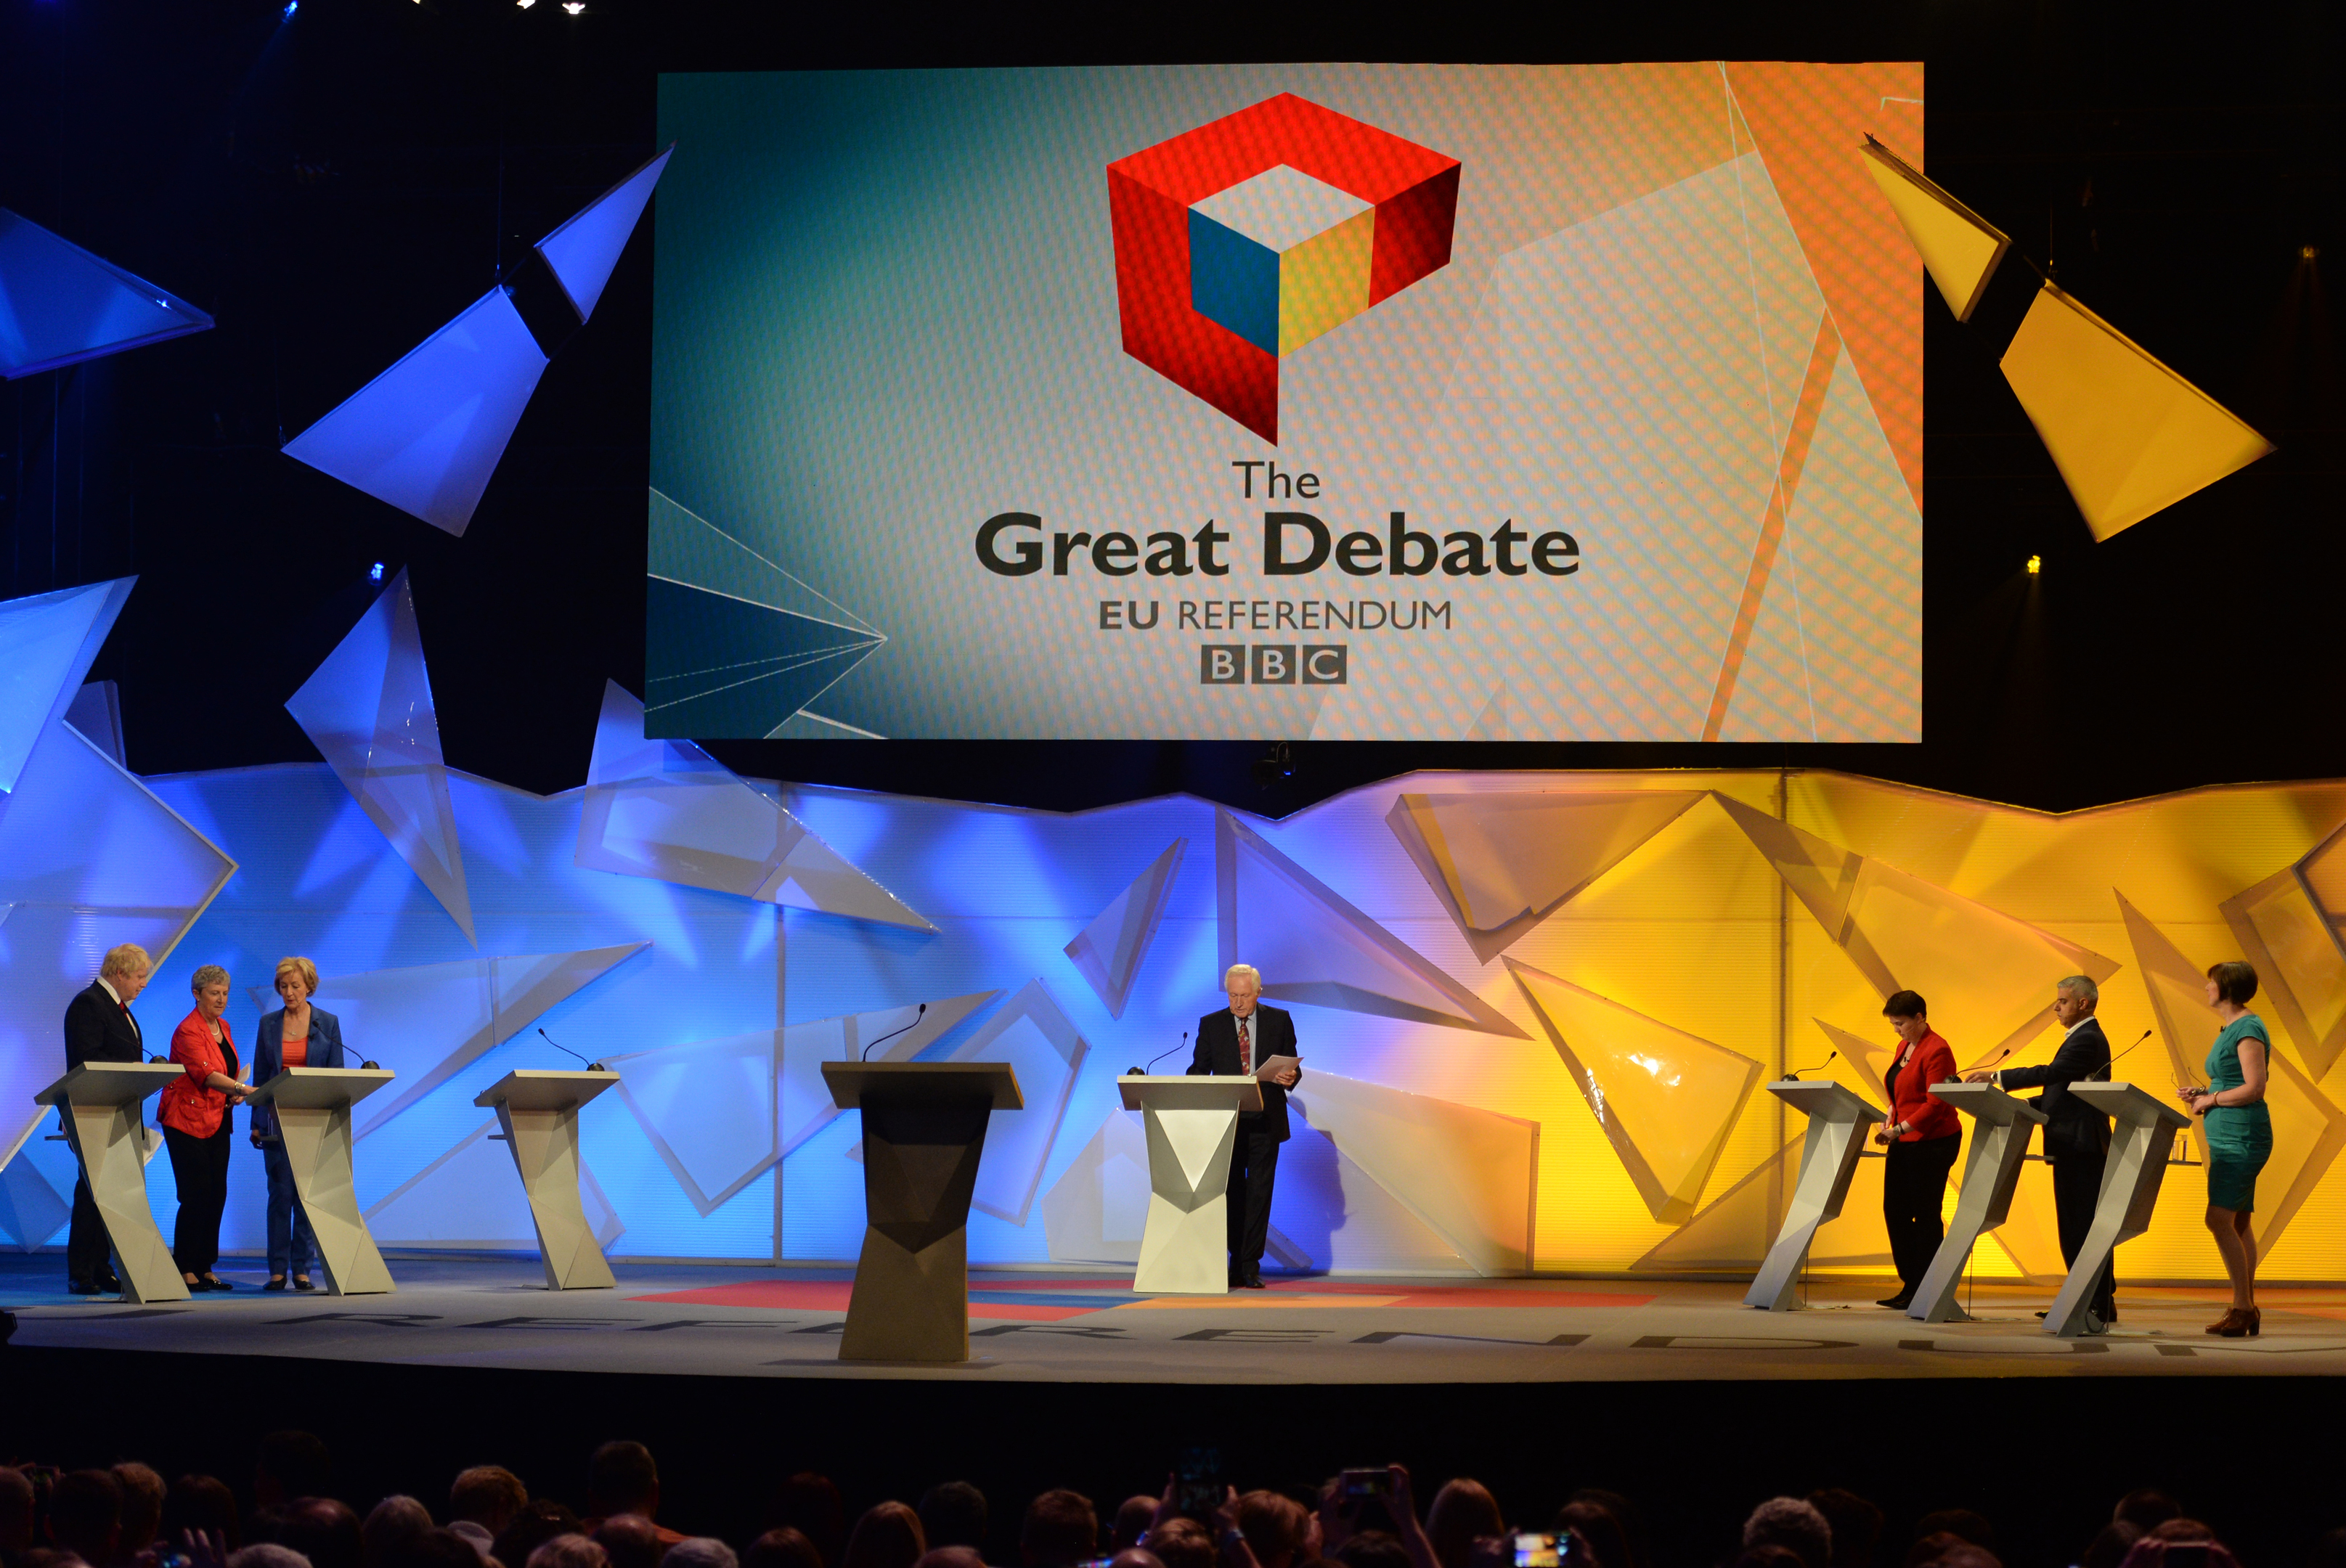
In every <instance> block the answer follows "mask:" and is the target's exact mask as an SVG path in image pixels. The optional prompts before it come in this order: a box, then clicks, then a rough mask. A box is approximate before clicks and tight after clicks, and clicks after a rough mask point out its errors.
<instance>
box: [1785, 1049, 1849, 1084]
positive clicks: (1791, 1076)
mask: <svg viewBox="0 0 2346 1568" xmlns="http://www.w3.org/2000/svg"><path fill="white" fill-rule="evenodd" d="M1840 1054H1841V1052H1840V1051H1839V1050H1838V1049H1836V1050H1834V1051H1833V1052H1832V1053H1831V1054H1830V1055H1828V1056H1826V1057H1825V1059H1824V1060H1823V1061H1821V1062H1820V1063H1818V1064H1816V1065H1815V1066H1813V1067H1803V1068H1801V1069H1800V1073H1821V1072H1823V1071H1824V1070H1825V1069H1826V1068H1828V1067H1830V1066H1831V1065H1832V1064H1833V1057H1835V1056H1838V1055H1840ZM1800 1073H1787V1074H1784V1082H1786V1083H1787V1084H1797V1083H1799V1082H1800Z"/></svg>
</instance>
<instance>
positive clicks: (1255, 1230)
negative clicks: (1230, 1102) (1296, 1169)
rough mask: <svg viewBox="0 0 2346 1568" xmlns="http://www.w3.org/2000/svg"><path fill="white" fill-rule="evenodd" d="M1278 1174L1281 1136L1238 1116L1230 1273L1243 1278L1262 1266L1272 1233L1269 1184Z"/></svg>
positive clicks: (1232, 1171) (1231, 1190)
mask: <svg viewBox="0 0 2346 1568" xmlns="http://www.w3.org/2000/svg"><path fill="white" fill-rule="evenodd" d="M1278 1175H1279V1139H1278V1137H1277V1136H1276V1135H1273V1134H1271V1133H1268V1132H1257V1131H1255V1130H1253V1129H1252V1128H1250V1127H1249V1126H1248V1125H1247V1118H1245V1117H1244V1116H1241V1117H1239V1135H1238V1142H1237V1144H1236V1145H1235V1146H1233V1147H1232V1148H1231V1150H1230V1185H1229V1203H1228V1204H1227V1205H1226V1211H1227V1213H1228V1214H1229V1225H1230V1276H1231V1278H1246V1277H1247V1276H1250V1275H1252V1274H1255V1273H1258V1272H1260V1270H1261V1268H1262V1249H1263V1245H1264V1243H1265V1242H1266V1241H1267V1240H1269V1238H1270V1187H1271V1183H1272V1181H1273V1180H1275V1179H1276V1178H1277V1176H1278Z"/></svg>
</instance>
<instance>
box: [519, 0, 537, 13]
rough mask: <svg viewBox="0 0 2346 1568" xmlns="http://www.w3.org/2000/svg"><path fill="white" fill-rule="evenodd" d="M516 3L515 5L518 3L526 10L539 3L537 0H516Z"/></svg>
mask: <svg viewBox="0 0 2346 1568" xmlns="http://www.w3.org/2000/svg"><path fill="white" fill-rule="evenodd" d="M514 4H515V5H518V6H520V7H521V8H522V9H523V10H525V11H526V10H528V9H529V8H530V7H531V6H533V5H536V4H537V0H514Z"/></svg>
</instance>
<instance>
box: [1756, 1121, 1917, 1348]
mask: <svg viewBox="0 0 2346 1568" xmlns="http://www.w3.org/2000/svg"><path fill="white" fill-rule="evenodd" d="M1768 1092H1769V1093H1770V1094H1771V1095H1775V1096H1776V1097H1777V1098H1778V1099H1780V1100H1781V1101H1783V1102H1784V1104H1786V1105H1790V1106H1791V1107H1792V1108H1793V1109H1794V1110H1796V1111H1800V1112H1802V1113H1804V1114H1805V1115H1807V1116H1808V1118H1809V1135H1808V1138H1807V1141H1806V1142H1804V1143H1803V1144H1801V1145H1800V1180H1799V1182H1798V1183H1796V1184H1795V1185H1794V1186H1793V1188H1792V1201H1791V1202H1790V1204H1788V1205H1787V1206H1786V1207H1785V1209H1784V1226H1783V1228H1782V1229H1780V1230H1779V1231H1778V1232H1777V1233H1776V1245H1775V1246H1773V1247H1770V1248H1769V1249H1768V1258H1767V1261H1766V1262H1764V1263H1762V1264H1761V1265H1760V1277H1759V1278H1757V1279H1754V1280H1753V1281H1752V1282H1751V1289H1750V1292H1749V1294H1748V1295H1746V1296H1745V1297H1744V1298H1743V1304H1744V1305H1745V1306H1747V1307H1757V1308H1760V1310H1762V1311H1766V1312H1783V1311H1788V1310H1790V1308H1791V1306H1792V1296H1793V1292H1794V1290H1795V1289H1797V1288H1798V1287H1799V1285H1800V1269H1801V1268H1802V1267H1803V1266H1804V1265H1806V1264H1807V1262H1808V1260H1809V1244H1810V1243H1811V1242H1812V1241H1814V1240H1815V1239H1816V1237H1817V1227H1819V1226H1821V1225H1823V1224H1824V1223H1825V1222H1826V1221H1827V1220H1830V1219H1835V1218H1838V1217H1840V1215H1841V1200H1842V1199H1843V1198H1845V1197H1847V1196H1849V1178H1850V1177H1851V1176H1852V1175H1854V1174H1855V1173H1856V1170H1857V1162H1858V1157H1859V1156H1861V1155H1862V1154H1864V1152H1865V1132H1866V1129H1867V1128H1868V1127H1873V1126H1879V1125H1881V1124H1882V1121H1883V1119H1884V1118H1883V1116H1882V1113H1881V1112H1880V1111H1877V1110H1875V1109H1874V1108H1873V1107H1872V1105H1868V1104H1867V1103H1866V1102H1865V1101H1864V1100H1863V1099H1862V1098H1861V1097H1860V1096H1859V1095H1856V1094H1853V1093H1852V1092H1851V1091H1850V1090H1848V1089H1844V1088H1842V1087H1841V1085H1840V1084H1836V1083H1833V1082H1832V1081H1831V1079H1825V1080H1822V1081H1821V1082H1818V1083H1814V1084H1804V1083H1802V1082H1801V1081H1800V1080H1799V1079H1798V1078H1787V1079H1785V1080H1784V1081H1783V1082H1781V1083H1779V1084H1769V1085H1768Z"/></svg>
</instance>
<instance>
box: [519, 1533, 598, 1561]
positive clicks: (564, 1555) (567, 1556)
mask: <svg viewBox="0 0 2346 1568" xmlns="http://www.w3.org/2000/svg"><path fill="white" fill-rule="evenodd" d="M523 1568H611V1559H610V1558H609V1557H607V1556H606V1555H605V1554H604V1552H603V1549H602V1548H601V1547H600V1546H597V1545H596V1544H595V1543H593V1542H592V1541H589V1540H587V1539H586V1537H585V1536H584V1535H577V1534H570V1535H557V1536H556V1537H554V1538H553V1539H552V1540H550V1541H548V1542H547V1543H546V1544H545V1545H543V1546H541V1547H539V1548H538V1549H537V1550H536V1551H535V1552H533V1553H530V1554H529V1561H528V1562H527V1563H525V1564H523Z"/></svg>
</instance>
